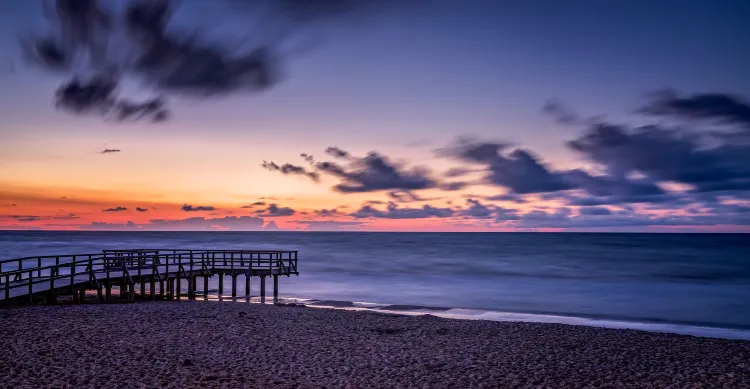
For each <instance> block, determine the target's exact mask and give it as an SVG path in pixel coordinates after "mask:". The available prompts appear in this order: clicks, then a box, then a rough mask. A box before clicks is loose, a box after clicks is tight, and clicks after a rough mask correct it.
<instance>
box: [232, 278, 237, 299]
mask: <svg viewBox="0 0 750 389" xmlns="http://www.w3.org/2000/svg"><path fill="white" fill-rule="evenodd" d="M235 297H237V276H236V275H234V274H233V275H232V298H235Z"/></svg>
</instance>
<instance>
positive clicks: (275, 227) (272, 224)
mask: <svg viewBox="0 0 750 389" xmlns="http://www.w3.org/2000/svg"><path fill="white" fill-rule="evenodd" d="M263 229H264V230H266V231H276V230H278V229H279V226H278V225H277V224H276V222H275V221H273V220H271V221H270V222H268V223H266V225H265V226H263Z"/></svg>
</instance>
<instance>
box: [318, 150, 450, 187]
mask: <svg viewBox="0 0 750 389" xmlns="http://www.w3.org/2000/svg"><path fill="white" fill-rule="evenodd" d="M349 161H350V163H349V165H348V166H347V167H343V166H341V165H338V164H336V163H333V162H319V163H317V164H316V167H317V168H318V169H319V170H320V171H321V172H324V173H326V174H329V175H331V176H334V177H336V178H338V179H339V180H340V181H341V182H340V183H339V184H336V185H335V186H334V187H333V189H334V190H335V191H337V192H340V193H358V192H376V191H382V190H394V189H399V190H405V191H410V190H419V189H428V188H434V187H435V186H437V182H436V181H434V180H433V179H432V178H431V177H430V172H429V171H428V170H427V169H425V168H419V167H414V168H403V167H401V166H398V165H396V164H393V163H391V162H390V161H389V160H388V159H387V158H385V157H384V156H382V155H380V154H378V153H375V152H371V153H369V154H367V155H366V156H365V157H362V158H354V157H350V158H349Z"/></svg>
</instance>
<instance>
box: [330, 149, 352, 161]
mask: <svg viewBox="0 0 750 389" xmlns="http://www.w3.org/2000/svg"><path fill="white" fill-rule="evenodd" d="M326 154H328V155H330V156H332V157H334V158H341V159H349V158H350V157H351V154H349V152H348V151H345V150H342V149H340V148H338V147H334V146H332V147H329V148H327V149H326Z"/></svg>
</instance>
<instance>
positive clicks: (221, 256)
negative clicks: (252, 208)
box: [0, 249, 299, 304]
mask: <svg viewBox="0 0 750 389" xmlns="http://www.w3.org/2000/svg"><path fill="white" fill-rule="evenodd" d="M297 259H298V252H297V251H267V250H190V249H129V250H103V251H102V252H101V253H96V254H75V255H54V256H50V255H47V256H35V257H25V258H15V259H9V260H4V261H0V290H1V291H2V292H0V304H2V303H8V302H10V301H12V300H27V301H29V302H33V301H34V299H35V297H39V295H46V296H47V297H48V299H50V300H51V299H53V298H55V299H56V297H57V295H61V294H72V295H73V296H74V298H76V297H81V296H82V295H81V293H85V291H86V290H92V289H94V290H97V292H98V295H99V297H100V299H102V300H103V301H108V300H109V297H110V294H111V286H112V285H116V286H119V287H120V291H121V294H122V293H123V292H122V291H123V289H126V290H127V289H128V288H129V291H128V292H129V293H130V297H131V298H132V295H133V294H134V293H135V285H136V284H139V285H140V291H141V293H140V294H141V295H142V296H145V295H146V292H145V289H146V285H147V284H149V285H150V292H151V297H152V298H153V297H154V295H155V292H154V288H155V284H156V283H159V287H160V295H161V296H167V297H168V298H173V297H174V296H175V294H176V296H177V297H178V298H179V296H180V293H181V292H180V290H181V280H187V282H188V296H189V297H191V298H194V296H195V289H196V277H204V294H205V293H207V289H208V278H209V277H212V276H214V275H218V276H219V277H220V282H219V294H221V293H223V279H222V277H223V276H224V275H229V276H231V277H232V296H236V292H237V290H236V289H237V288H236V278H237V276H240V275H242V276H245V282H246V294H247V295H249V293H250V278H251V277H259V278H260V279H261V297H265V277H273V278H274V297H278V276H279V275H286V276H290V275H298V274H299V271H298V269H297ZM165 282H166V283H167V285H166V286H167V289H168V291H167V292H166V293H165V288H164V287H165V285H164V283H165ZM175 284H176V285H175ZM175 289H176V290H175ZM103 290H104V291H106V297H105V296H104V291H103ZM82 291H83V292H82Z"/></svg>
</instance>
